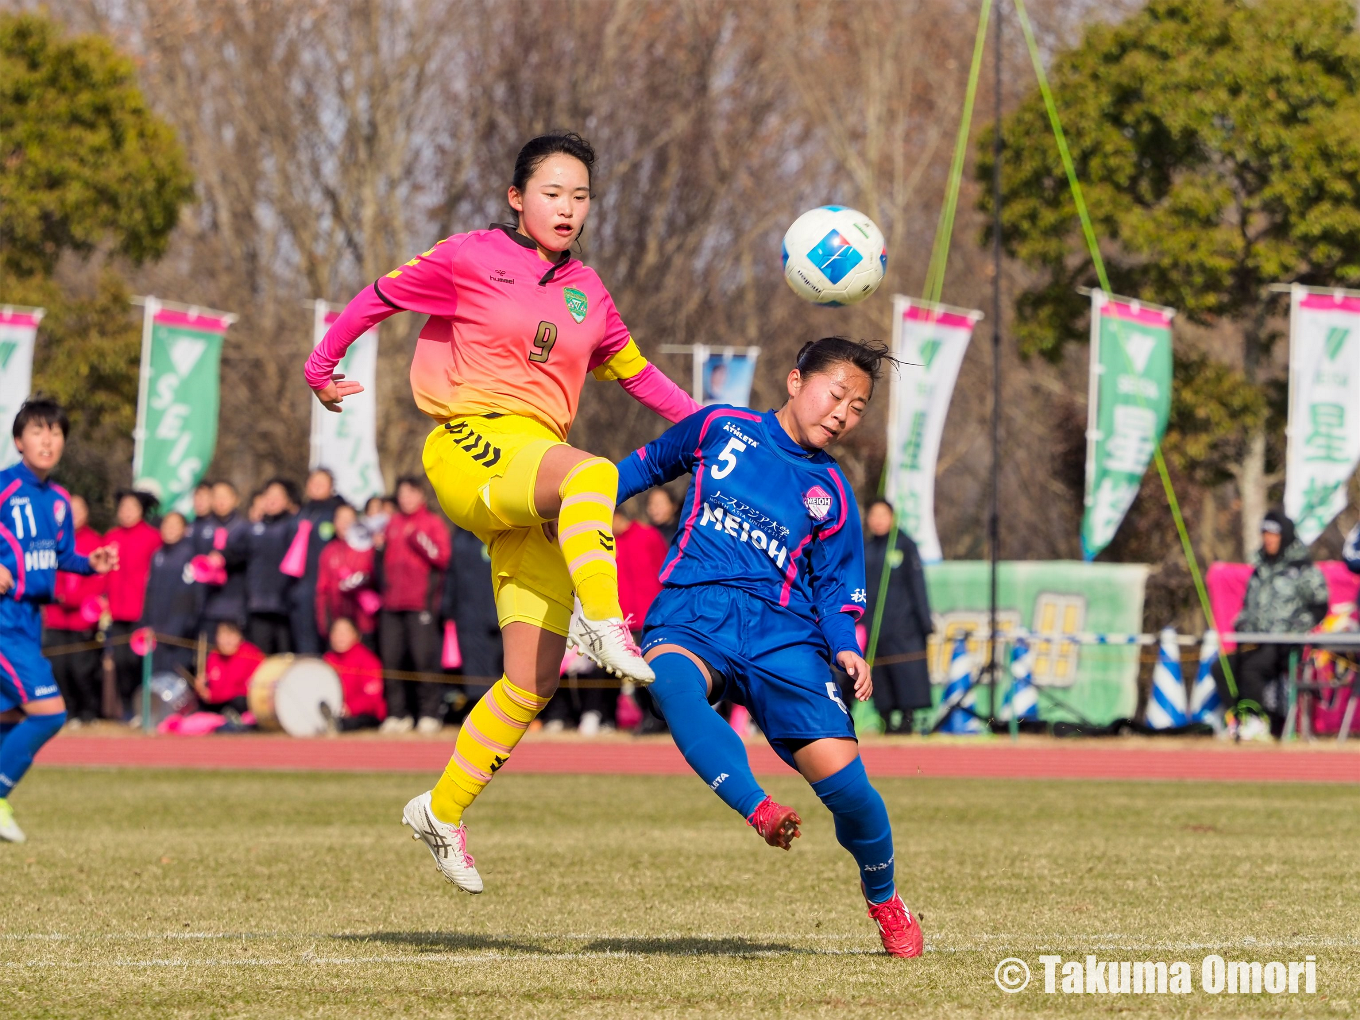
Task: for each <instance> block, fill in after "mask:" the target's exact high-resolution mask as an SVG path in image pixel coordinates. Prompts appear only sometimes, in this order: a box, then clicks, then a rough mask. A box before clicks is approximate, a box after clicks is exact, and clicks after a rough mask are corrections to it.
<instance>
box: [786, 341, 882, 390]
mask: <svg viewBox="0 0 1360 1020" xmlns="http://www.w3.org/2000/svg"><path fill="white" fill-rule="evenodd" d="M885 361H887V362H890V363H891V364H893V365H896V364H897V359H896V358H894V357H893V356H892V354H891V353H889V351H888V345H887V344H884V343H879V342H877V341H866V340H851V339H850V338H849V337H847V336H824V337H822V338H821V339H820V340H809V341H808V342H807V343H805V344H803V346H802V349H801V350H799V352H798V361H797V363H796V364H795V365H794V367H795V368H796V369H798V373H799V374H800V375H802V376H804V377H807V376H810V375H816V374H817V373H818V372H827V371H830V370H831V369H832V368H833V367H834V366H836V365H839V364H842V363H848V364H851V365H854V366H855V367H856V368H858V369H859V370H860V371H862V372H863V373H864V374H865V375H867V376H868V377H869V381H870V382H875V383H876V382H878V379H879V376H880V375H882V372H883V362H885Z"/></svg>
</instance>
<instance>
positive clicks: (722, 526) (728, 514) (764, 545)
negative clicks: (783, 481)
mask: <svg viewBox="0 0 1360 1020" xmlns="http://www.w3.org/2000/svg"><path fill="white" fill-rule="evenodd" d="M709 521H712V522H713V527H714V528H716V529H717V530H718V531H721V532H722V533H723V534H725V535H730V536H732V537H733V538H735V539H736V540H737V541H738V542H750V543H751V544H752V545H753V546H755V547H756V548H757V549H763V550H764V552H765V555H766V556H768V557H769V558H770V560H771V561H772V562H773V563H774V565H775V566H776V567H778V568H779V569H780V570H783V569H784V561H785V560H786V559H787V558H788V553H789V547H788V546H786V545H780V544H779V541H778V540H777V539H776V538H774V537H772V536H770V535H767V534H765V532H763V531H761V530H760V529H759V528H753V527H751V522H750V521H747V520H743V519H742V518H740V517H738V516H737V515H736V514H734V513H733V512H732V511H731V510H724V509H723V508H722V507H720V506H714V505H713V504H712V503H704V516H703V517H702V518H701V519H700V521H699V526H700V527H703V526H704V525H705V524H707V523H708V522H709ZM783 531H784V533H785V534H788V529H787V528H785V529H783Z"/></svg>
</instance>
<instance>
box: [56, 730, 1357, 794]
mask: <svg viewBox="0 0 1360 1020" xmlns="http://www.w3.org/2000/svg"><path fill="white" fill-rule="evenodd" d="M452 748H453V741H452V740H438V741H435V740H431V741H424V740H420V741H417V740H374V739H345V738H340V739H334V740H296V739H293V738H291V737H282V736H265V735H255V734H247V735H241V736H217V737H198V738H195V737H139V736H118V737H105V736H75V735H72V736H60V737H58V738H57V739H55V740H53V741H51V742H50V743H49V744H48V745H47V746H46V747H44V748H43V749H42V751H41V752H40V753H39V755H38V762H39V763H40V764H44V765H86V766H127V767H139V768H191V769H192V768H198V769H265V770H298V771H342V772H383V771H391V772H426V773H432V772H439V771H442V770H443V768H444V765H445V763H446V762H447V761H448V757H449V753H450V752H451V750H452ZM747 752H748V753H749V754H750V757H751V765H752V767H753V768H754V769H755V771H756V772H758V773H761V774H764V775H769V774H779V773H783V772H787V768H786V766H785V765H784V763H783V762H781V761H780V760H779V758H778V757H776V755H775V754H774V752H773V751H771V750H770V749H769V748H768V747H767V746H765V745H763V744H752V745H749V746H748V747H747ZM862 753H863V756H864V764H865V767H866V768H867V769H868V771H869V773H870V774H871V775H874V776H926V777H970V776H971V777H977V776H981V777H991V778H1011V779H1182V780H1201V781H1205V780H1207V781H1227V780H1244V781H1249V782H1258V783H1259V782H1315V783H1360V753H1357V752H1356V751H1353V750H1343V749H1337V748H1335V746H1332V747H1325V746H1324V747H1319V746H1316V745H1314V746H1312V747H1290V748H1281V747H1270V746H1262V747H1237V746H1223V745H1213V746H1186V745H1184V744H1180V745H1177V746H1172V747H1168V746H1160V747H1158V746H1154V745H1153V744H1152V743H1151V742H1149V743H1147V744H1143V743H1139V744H1132V745H1130V744H1126V743H1123V742H1122V741H1121V742H1119V743H1113V742H1093V741H1075V740H1074V741H1071V742H1067V741H1062V742H1059V741H1052V742H1024V743H1020V744H1011V743H1009V742H1006V741H985V742H983V741H980V742H978V743H977V744H971V745H969V744H960V743H944V742H940V743H936V742H934V741H919V742H918V741H911V742H910V743H905V744H899V745H896V746H893V745H887V744H872V743H871V744H868V745H866V746H865V747H864V748H863V751H862ZM506 769H507V771H512V772H523V773H586V774H596V775H598V774H611V775H676V774H684V773H687V772H688V771H689V766H688V765H686V764H685V761H684V759H683V758H681V757H680V753H679V752H678V751H676V749H675V746H674V745H673V744H671V743H669V742H667V741H651V740H640V741H636V742H628V741H599V742H585V741H579V742H578V741H560V740H533V739H530V740H527V741H525V742H524V743H522V744H521V745H520V746H519V747H518V748H517V749H516V751H515V754H514V757H513V758H511V759H510V762H509V763H508V764H507V765H506Z"/></svg>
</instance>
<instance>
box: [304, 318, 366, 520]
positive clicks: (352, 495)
mask: <svg viewBox="0 0 1360 1020" xmlns="http://www.w3.org/2000/svg"><path fill="white" fill-rule="evenodd" d="M312 307H313V308H314V310H315V311H314V314H313V317H312V322H313V325H312V346H313V347H315V346H316V345H317V344H319V343H321V341H322V340H323V339H324V338H325V336H326V331H327V330H328V329H330V327H331V323H333V322H334V321H335V320H336V319H338V318H339V317H340V309H339V308H335V307H332V306H331V305H328V304H327V303H326V302H324V301H315V302H313V303H312ZM335 370H336V372H338V373H340V374H342V375H344V377H345V378H346V379H349V380H352V381H354V382H357V383H359V384H360V385H362V386H363V388H364V392H362V393H360V394H357V395H355V396H352V397H346V398H345V402H344V403H343V404H342V405H341V406H342V407H343V408H344V411H343V412H342V413H340V414H334V413H332V412H330V411H327V410H326V409H325V408H324V407H322V406H321V403H320V401H318V400H315V399H314V400H312V456H311V466H312V468H313V469H315V468H319V467H324V468H327V469H329V470H330V472H331V474H332V475H334V476H335V491H336V492H338V493H339V494H340V495H341V496H344V497H345V499H346V500H348V501H349V502H350V503H352V504H354V505H355V506H358V507H362V506H363V505H364V503H365V502H367V500H368V498H369V497H370V496H378V495H381V494H382V491H383V479H382V472H381V471H380V470H379V469H378V396H377V378H378V331H377V330H376V329H370V330H369V331H368V332H367V333H365V334H364V335H363V336H361V337H359V338H358V339H357V340H355V341H354V343H352V344H350V345H349V350H348V351H346V352H345V356H344V357H343V358H342V359H341V360H340V364H339V365H337V366H336V369H335Z"/></svg>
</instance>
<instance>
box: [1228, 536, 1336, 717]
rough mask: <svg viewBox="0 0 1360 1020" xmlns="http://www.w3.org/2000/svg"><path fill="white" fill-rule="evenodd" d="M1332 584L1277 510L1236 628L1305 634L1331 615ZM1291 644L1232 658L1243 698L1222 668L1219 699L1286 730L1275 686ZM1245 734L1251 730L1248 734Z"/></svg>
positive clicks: (1247, 649)
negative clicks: (1329, 593)
mask: <svg viewBox="0 0 1360 1020" xmlns="http://www.w3.org/2000/svg"><path fill="white" fill-rule="evenodd" d="M1327 601H1328V600H1327V579H1326V578H1325V577H1323V574H1322V571H1321V570H1319V569H1318V568H1317V566H1316V565H1315V564H1314V563H1313V560H1312V558H1311V557H1310V556H1309V555H1308V550H1307V549H1306V548H1305V547H1304V545H1303V543H1302V542H1300V541H1299V540H1298V538H1297V537H1296V535H1295V533H1294V523H1293V522H1292V521H1291V520H1290V519H1289V518H1288V517H1286V516H1285V515H1284V514H1283V513H1281V512H1279V511H1277V510H1272V511H1270V512H1269V513H1267V514H1266V515H1265V518H1264V519H1263V520H1262V521H1261V549H1260V551H1259V552H1258V553H1257V554H1256V563H1255V568H1254V569H1253V570H1252V573H1251V579H1250V580H1249V581H1248V582H1247V594H1246V598H1245V599H1243V602H1242V611H1241V613H1239V614H1238V616H1237V620H1236V621H1235V622H1234V624H1233V629H1234V630H1236V631H1238V632H1240V633H1257V634H1303V633H1307V632H1308V631H1310V630H1312V629H1313V628H1314V627H1315V626H1317V624H1318V622H1319V621H1321V620H1322V618H1323V617H1324V616H1326V615H1327ZM1291 650H1292V646H1290V645H1254V644H1241V645H1238V646H1237V650H1236V651H1235V652H1233V653H1232V655H1231V656H1229V662H1230V663H1231V665H1232V670H1233V676H1234V678H1235V679H1236V681H1237V696H1236V697H1233V695H1232V692H1230V691H1229V690H1228V688H1227V684H1226V683H1225V681H1224V679H1223V675H1222V670H1221V668H1220V667H1219V666H1215V667H1214V680H1215V682H1216V683H1217V685H1218V693H1219V697H1220V698H1221V699H1222V701H1223V703H1224V705H1226V706H1227V707H1228V708H1229V709H1236V710H1237V711H1238V714H1239V715H1246V714H1251V713H1257V714H1269V715H1270V716H1272V717H1273V720H1274V726H1273V727H1272V728H1273V729H1275V730H1277V731H1278V730H1279V729H1280V728H1281V727H1282V726H1283V705H1281V704H1280V701H1279V699H1277V698H1274V697H1272V696H1271V695H1272V693H1273V688H1271V686H1270V685H1271V684H1272V682H1273V681H1274V680H1276V679H1278V678H1279V677H1280V675H1281V674H1282V673H1283V672H1284V671H1285V669H1286V668H1287V667H1288V664H1289V653H1290V651H1291ZM1244 732H1245V731H1244Z"/></svg>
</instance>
